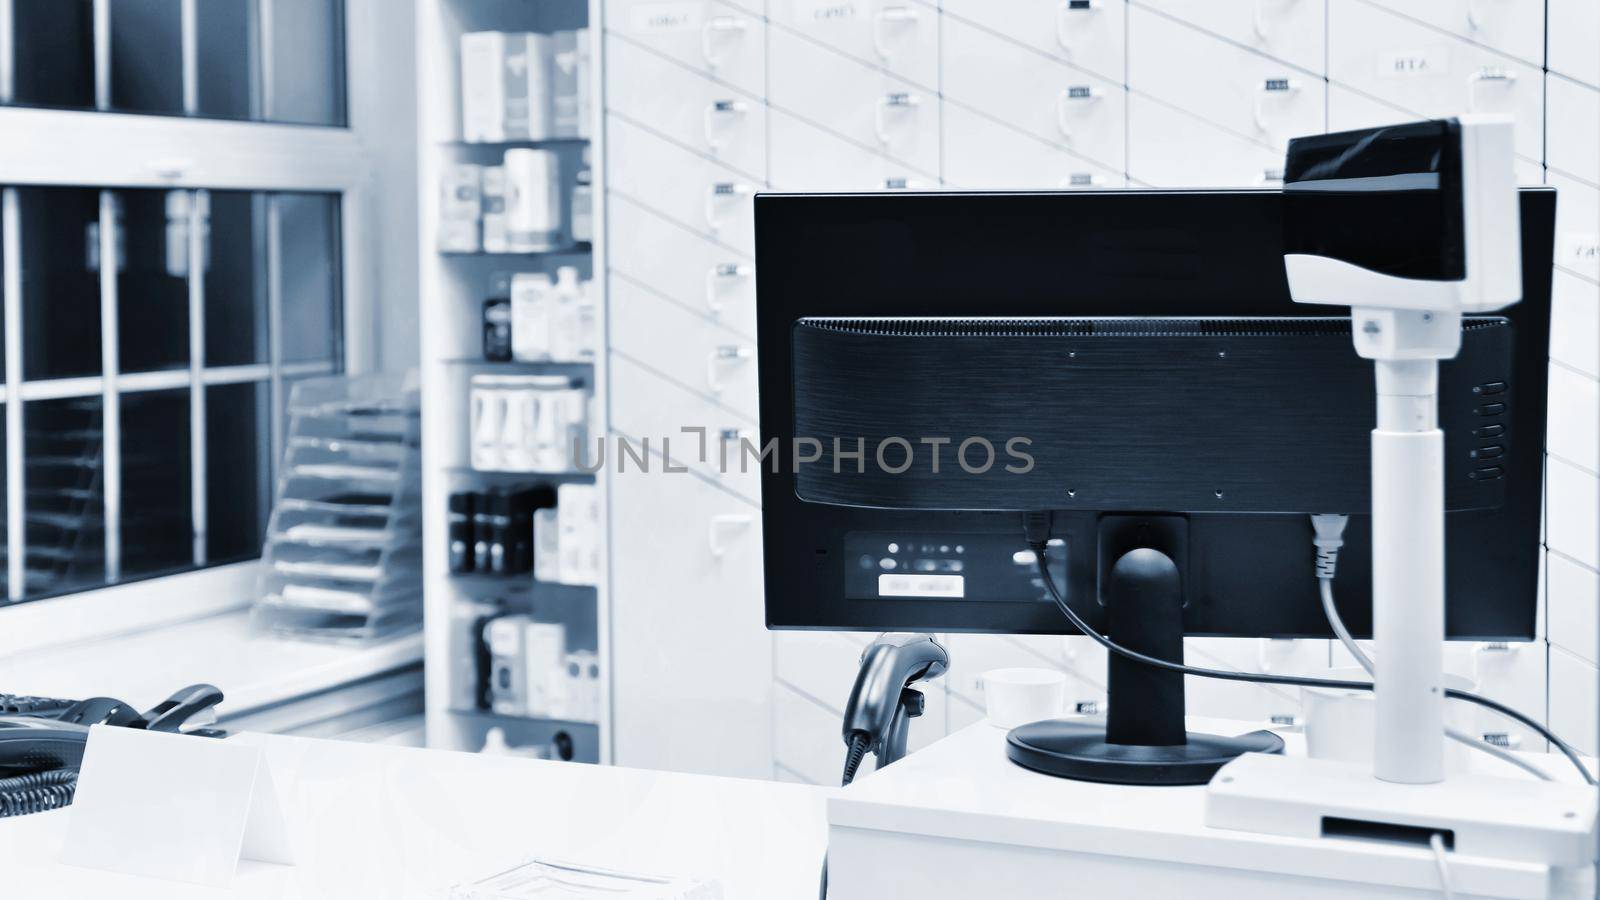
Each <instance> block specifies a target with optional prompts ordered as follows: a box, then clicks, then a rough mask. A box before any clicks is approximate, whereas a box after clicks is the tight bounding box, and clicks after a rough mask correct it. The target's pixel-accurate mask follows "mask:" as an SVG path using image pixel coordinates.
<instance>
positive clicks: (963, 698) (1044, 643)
mask: <svg viewBox="0 0 1600 900" xmlns="http://www.w3.org/2000/svg"><path fill="white" fill-rule="evenodd" d="M948 640H949V645H948V646H949V649H950V671H949V673H947V674H946V675H945V679H946V686H947V687H948V689H949V691H950V693H951V695H952V696H951V703H950V708H951V710H952V711H954V710H957V709H958V708H962V707H965V708H969V709H974V710H977V711H978V715H979V717H980V718H981V716H982V710H983V709H984V696H983V674H984V673H985V672H988V671H990V670H993V669H1007V668H1013V667H1023V668H1042V669H1055V670H1058V671H1061V672H1063V673H1064V674H1066V676H1067V691H1066V697H1065V701H1064V703H1063V704H1062V709H1061V711H1060V714H1061V715H1068V714H1071V713H1073V712H1075V711H1076V709H1077V708H1078V706H1079V705H1080V704H1085V703H1093V704H1096V705H1097V706H1098V705H1099V704H1102V703H1104V702H1105V679H1106V673H1105V656H1104V654H1103V653H1101V654H1100V655H1099V656H1098V657H1092V656H1090V657H1085V656H1079V655H1074V656H1072V657H1071V658H1069V657H1068V656H1067V654H1065V653H1063V652H1062V649H1063V648H1064V647H1065V646H1066V644H1065V642H1064V641H1063V639H1062V638H1060V637H1057V636H1036V635H994V634H952V635H950V636H949V639H948ZM1082 640H1084V641H1087V640H1088V638H1083V639H1082ZM964 724H965V723H964V722H961V723H953V725H952V730H955V727H956V726H958V725H964Z"/></svg>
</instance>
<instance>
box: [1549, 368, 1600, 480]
mask: <svg viewBox="0 0 1600 900" xmlns="http://www.w3.org/2000/svg"><path fill="white" fill-rule="evenodd" d="M1545 448H1546V449H1548V450H1549V451H1550V452H1551V453H1553V454H1555V455H1556V456H1559V457H1561V458H1562V459H1564V460H1566V461H1567V462H1571V463H1577V464H1578V465H1580V466H1582V467H1583V468H1585V469H1588V470H1589V471H1591V472H1600V380H1596V379H1595V378H1593V377H1592V376H1589V375H1585V374H1583V373H1582V372H1574V371H1572V370H1571V369H1569V368H1566V367H1565V366H1558V365H1553V366H1551V367H1550V434H1549V437H1548V438H1547V439H1546V441H1545ZM1593 499H1594V501H1595V502H1596V503H1600V496H1596V497H1594V498H1593Z"/></svg>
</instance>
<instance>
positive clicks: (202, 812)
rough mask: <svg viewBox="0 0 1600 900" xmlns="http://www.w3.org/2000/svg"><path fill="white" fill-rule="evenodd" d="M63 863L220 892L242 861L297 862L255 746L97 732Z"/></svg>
mask: <svg viewBox="0 0 1600 900" xmlns="http://www.w3.org/2000/svg"><path fill="white" fill-rule="evenodd" d="M68 815H69V816H70V821H69V822H68V826H67V838H66V843H65V845H64V846H63V848H62V854H61V861H62V862H63V863H65V864H67V865H72V866H81V867H84V868H89V869H102V870H105V871H108V872H118V873H121V874H127V875H142V876H145V877H148V878H161V879H166V880H169V881H182V882H188V883H191V884H199V885H205V886H207V887H218V888H220V887H225V886H227V885H228V883H229V882H230V881H232V879H233V875H234V871H235V869H236V868H237V867H238V864H239V860H241V859H249V860H255V861H259V862H268V863H279V864H285V865H287V864H290V863H292V862H293V859H292V856H293V854H292V852H291V850H290V845H289V835H288V830H287V828H286V827H285V823H284V817H283V812H282V807H281V805H280V803H279V799H278V793H277V789H276V787H275V786H274V785H273V781H272V773H271V771H270V770H269V768H268V766H267V762H266V758H265V755H264V754H263V753H262V750H261V748H260V747H259V746H255V745H252V744H246V743H241V742H239V741H237V740H230V741H218V740H207V739H200V738H195V737H192V736H185V735H179V734H166V733H162V732H155V731H144V730H140V729H134V728H115V727H110V726H105V725H97V726H95V727H94V728H92V729H91V730H90V732H89V741H88V744H87V746H86V747H85V748H84V757H83V765H82V771H81V774H80V775H79V777H78V791H77V797H76V799H75V800H74V802H73V804H72V806H71V807H70V809H69V812H68Z"/></svg>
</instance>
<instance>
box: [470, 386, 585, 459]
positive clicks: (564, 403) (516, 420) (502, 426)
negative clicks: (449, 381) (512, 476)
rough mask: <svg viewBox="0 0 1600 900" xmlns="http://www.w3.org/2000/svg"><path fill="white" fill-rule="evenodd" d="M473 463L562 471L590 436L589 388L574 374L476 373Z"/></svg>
mask: <svg viewBox="0 0 1600 900" xmlns="http://www.w3.org/2000/svg"><path fill="white" fill-rule="evenodd" d="M471 407H472V409H471V423H470V433H469V441H470V443H471V456H472V467H473V468H474V469H478V470H480V471H485V472H542V473H562V472H569V471H572V470H573V469H574V456H573V453H574V451H575V450H576V449H577V448H579V447H581V446H583V444H584V442H585V440H586V438H587V435H588V413H589V392H588V389H587V387H585V385H584V384H583V381H582V379H580V378H578V377H576V376H572V375H474V376H472V384H471Z"/></svg>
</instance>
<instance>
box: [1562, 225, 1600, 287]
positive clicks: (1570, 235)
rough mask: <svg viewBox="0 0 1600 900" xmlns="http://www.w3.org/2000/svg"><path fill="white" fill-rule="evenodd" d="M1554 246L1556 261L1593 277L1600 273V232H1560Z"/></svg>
mask: <svg viewBox="0 0 1600 900" xmlns="http://www.w3.org/2000/svg"><path fill="white" fill-rule="evenodd" d="M1558 244H1559V246H1557V248H1556V263H1557V264H1558V265H1562V266H1565V267H1567V268H1569V269H1573V270H1575V271H1578V272H1583V273H1586V274H1588V275H1589V276H1590V277H1593V276H1594V275H1596V274H1597V273H1600V234H1596V233H1593V232H1583V231H1566V232H1562V234H1561V240H1560V241H1559V242H1558Z"/></svg>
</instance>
